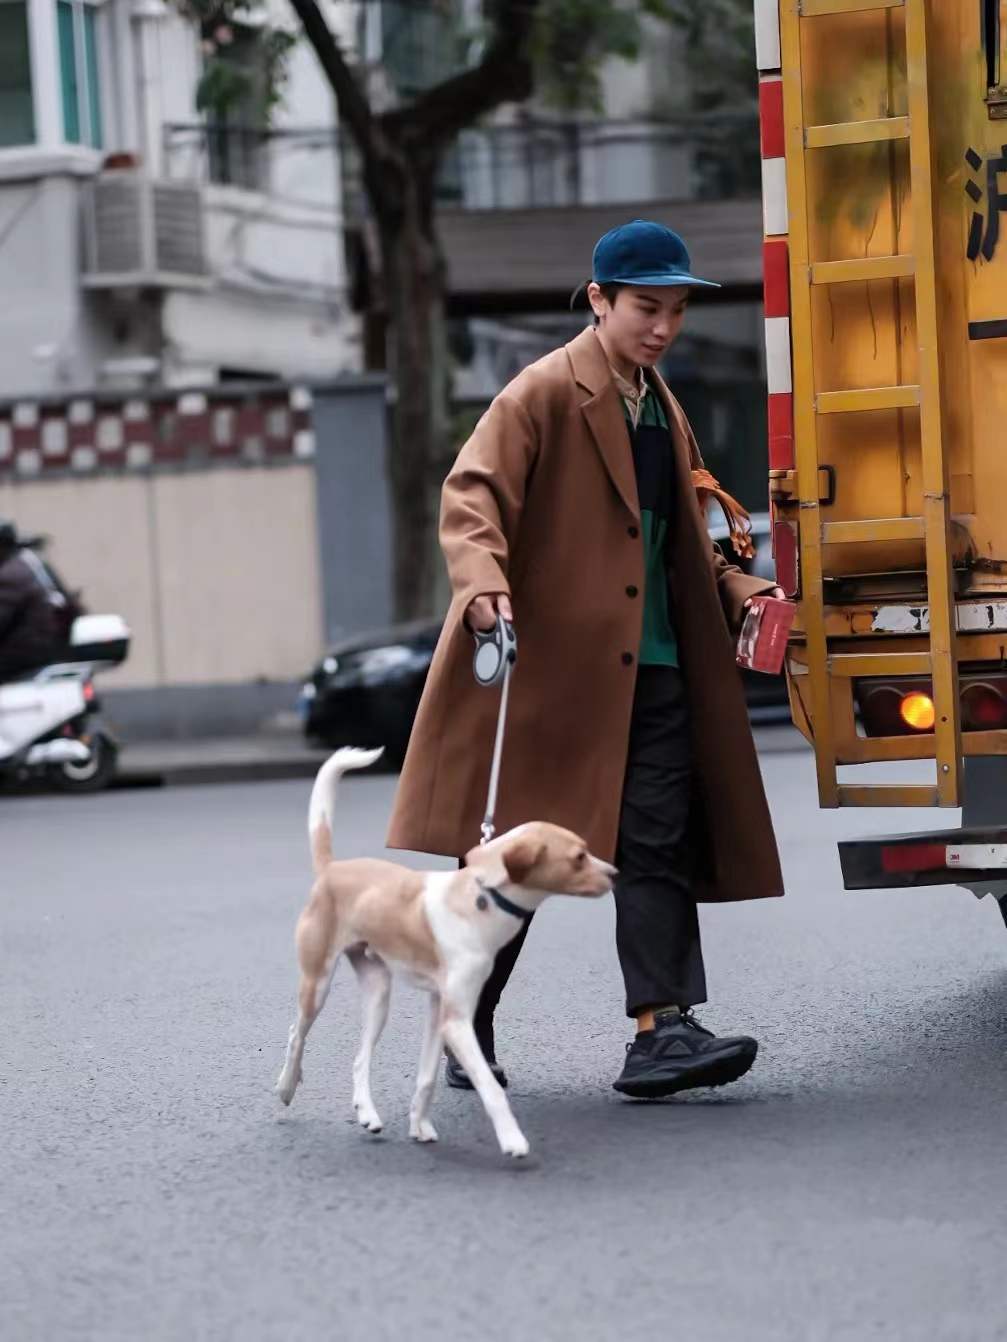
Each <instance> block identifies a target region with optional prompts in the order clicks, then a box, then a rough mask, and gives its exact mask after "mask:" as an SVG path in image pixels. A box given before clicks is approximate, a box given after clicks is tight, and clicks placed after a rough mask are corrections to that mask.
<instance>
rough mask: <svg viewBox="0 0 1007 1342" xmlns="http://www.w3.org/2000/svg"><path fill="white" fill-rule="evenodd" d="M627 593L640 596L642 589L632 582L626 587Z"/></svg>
mask: <svg viewBox="0 0 1007 1342" xmlns="http://www.w3.org/2000/svg"><path fill="white" fill-rule="evenodd" d="M626 595H627V596H639V595H640V589H639V587H634V586H633V584H632V583H630V585H629V586H628V587H627V588H626Z"/></svg>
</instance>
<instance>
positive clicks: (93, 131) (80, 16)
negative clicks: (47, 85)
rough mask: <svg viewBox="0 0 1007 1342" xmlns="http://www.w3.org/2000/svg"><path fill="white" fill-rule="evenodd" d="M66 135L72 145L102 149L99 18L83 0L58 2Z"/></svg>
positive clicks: (60, 61)
mask: <svg viewBox="0 0 1007 1342" xmlns="http://www.w3.org/2000/svg"><path fill="white" fill-rule="evenodd" d="M56 22H57V32H58V38H59V70H60V84H61V88H62V94H63V134H64V135H65V136H66V139H67V140H68V141H69V143H70V144H86V145H90V147H91V148H92V149H101V147H102V130H101V94H100V86H99V83H98V78H99V71H98V41H97V32H96V28H97V22H98V19H97V15H96V13H95V10H94V6H93V5H89V4H85V3H83V0H57V5H56Z"/></svg>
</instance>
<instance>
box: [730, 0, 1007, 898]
mask: <svg viewBox="0 0 1007 1342" xmlns="http://www.w3.org/2000/svg"><path fill="white" fill-rule="evenodd" d="M755 18H756V36H757V49H758V59H759V67H760V106H761V112H762V154H763V196H764V214H765V277H766V278H765V286H766V293H765V298H766V341H767V367H768V370H769V393H770V400H769V418H770V498H771V506H772V511H773V537H774V553H775V556H776V563H777V572H778V576H779V579H780V582H781V585H782V586H783V587H784V588H785V589H786V590H787V591H788V594H790V595H792V596H793V597H794V598H795V599H796V601H797V603H798V619H797V623H796V625H795V630H794V634H793V637H792V641H791V644H790V646H789V648H788V681H789V688H790V700H791V710H792V715H793V720H794V722H795V724H796V725H797V727H798V728H799V729H800V730H801V731H802V732H803V733H804V735H805V736H806V737H807V739H808V740H809V741H810V742H811V743H812V745H813V746H814V751H815V759H816V766H817V775H818V791H819V798H820V802H821V804H822V806H825V807H835V806H886V807H887V806H898V807H908V806H930V807H932V806H944V807H958V806H961V805H962V803H963V792H964V787H965V784H966V782H968V783H970V784H971V783H972V780H973V779H974V778H975V777H976V776H977V773H978V770H979V769H981V768H982V767H986V768H992V769H993V770H994V772H995V773H996V771H997V770H999V771H1000V772H999V773H998V774H997V777H998V778H999V779H1001V780H1002V781H1001V783H1000V788H999V796H1000V801H999V814H1000V815H1001V824H1000V827H999V828H997V827H996V825H995V824H992V826H991V827H990V828H987V829H983V828H981V827H980V828H974V829H965V830H957V829H956V830H943V831H941V830H937V831H933V832H931V833H929V834H928V833H924V834H914V835H905V836H901V837H900V836H895V837H893V838H891V839H889V840H885V841H872V842H870V843H862V844H845V845H841V846H840V847H841V854H842V859H843V867H844V876H845V879H846V882H847V885H848V886H855V887H874V886H880V885H907V884H938V883H947V882H950V881H955V880H956V879H959V878H963V879H965V880H966V881H970V880H973V879H974V880H976V881H979V880H981V879H987V878H991V877H993V876H995V875H996V873H997V872H998V871H999V873H1000V875H1001V877H1007V814H1004V811H1005V809H1007V788H1005V783H1007V764H1005V765H1003V766H1001V763H1000V760H999V759H997V758H996V757H1003V756H1007V0H755ZM984 759H985V764H984V763H983V761H984ZM991 759H992V760H993V761H994V762H993V763H992V764H990V762H989V761H990V760H991ZM903 760H928V761H932V762H933V773H932V776H931V777H929V778H928V779H927V781H926V782H924V783H919V782H914V783H912V784H911V785H907V784H906V782H905V781H904V779H902V778H900V777H898V776H897V775H898V773H899V772H900V770H899V768H898V766H896V767H895V768H894V769H893V770H892V771H891V772H893V774H894V775H896V776H893V777H892V778H890V779H889V781H879V780H878V778H877V774H878V773H879V769H878V767H877V766H878V765H879V764H883V763H885V762H895V761H903ZM856 766H874V767H873V768H871V769H869V770H868V771H867V772H868V774H869V781H867V782H864V781H862V780H861V779H860V778H858V774H861V773H863V772H864V771H863V770H862V769H858V768H857V767H856ZM880 772H884V771H883V770H881V771H880ZM985 791H986V789H985V788H981V789H980V788H976V787H974V786H970V788H969V792H970V796H969V797H968V798H965V804H966V810H965V821H966V823H968V822H969V821H970V820H971V819H972V818H975V816H978V818H979V819H985V817H984V816H983V815H982V814H981V812H980V810H978V809H977V808H979V807H981V801H982V797H981V795H980V794H981V793H984V792H985ZM991 819H992V817H991ZM1002 868H1003V869H1002ZM1005 888H1007V887H1005ZM1002 907H1004V906H1003V905H1002ZM1005 916H1007V915H1005Z"/></svg>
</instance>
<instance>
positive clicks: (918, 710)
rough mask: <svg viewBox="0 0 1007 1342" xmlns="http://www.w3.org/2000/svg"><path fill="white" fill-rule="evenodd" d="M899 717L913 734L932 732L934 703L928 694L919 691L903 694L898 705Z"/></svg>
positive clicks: (935, 716)
mask: <svg viewBox="0 0 1007 1342" xmlns="http://www.w3.org/2000/svg"><path fill="white" fill-rule="evenodd" d="M899 717H900V718H901V719H902V721H903V722H904V723H905V724H906V726H907V727H909V728H910V729H911V730H912V731H914V732H932V731H933V729H934V723H935V722H936V721H937V713H936V711H935V709H934V701H933V700H932V699H931V698H930V695H929V694H923V693H921V692H920V691H919V690H913V691H912V693H910V694H904V695H903V696H902V701H901V702H900V704H899Z"/></svg>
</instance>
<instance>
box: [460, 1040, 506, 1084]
mask: <svg viewBox="0 0 1007 1342" xmlns="http://www.w3.org/2000/svg"><path fill="white" fill-rule="evenodd" d="M444 1055H445V1058H446V1062H445V1065H444V1079H445V1080H446V1081H447V1083H448V1085H449V1086H450V1087H451V1089H452V1090H475V1086H473V1084H472V1082H471V1081H470V1080H469V1074H468V1072H466V1070H465V1068H464V1067H463V1066H462V1065H461V1063H460V1062H459V1061H458V1059H457V1058H456V1057H455V1055H454V1054H453V1053H452V1052H451V1050H450V1049H449V1048H446V1049H445V1050H444ZM486 1061H487V1062H488V1063H489V1065H490V1071H491V1072H492V1073H493V1075H494V1076H495V1077H496V1079H497V1080H498V1081H499V1082H500V1084H501V1086H503V1088H504V1090H506V1089H507V1073H506V1072H505V1071H504V1069H503V1068H502V1067H501V1066H500V1064H499V1063H498V1062H497V1060H496V1058H494V1057H492V1056H490V1057H488V1058H487V1059H486Z"/></svg>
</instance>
